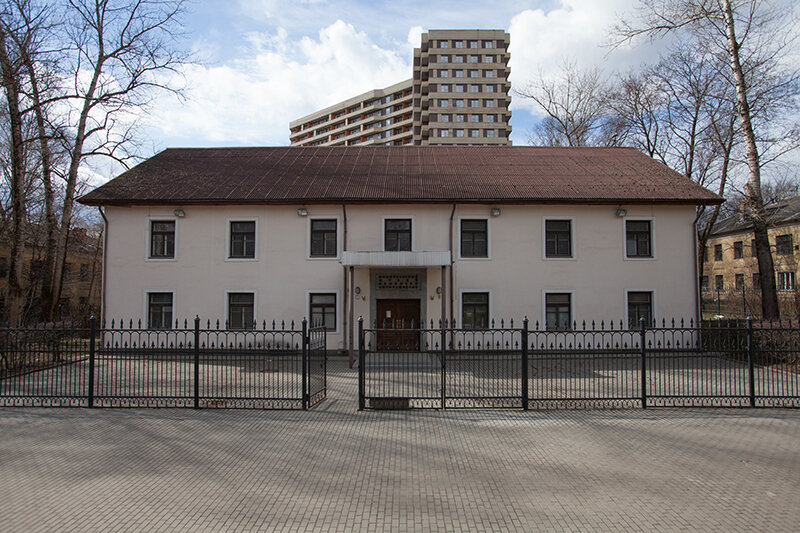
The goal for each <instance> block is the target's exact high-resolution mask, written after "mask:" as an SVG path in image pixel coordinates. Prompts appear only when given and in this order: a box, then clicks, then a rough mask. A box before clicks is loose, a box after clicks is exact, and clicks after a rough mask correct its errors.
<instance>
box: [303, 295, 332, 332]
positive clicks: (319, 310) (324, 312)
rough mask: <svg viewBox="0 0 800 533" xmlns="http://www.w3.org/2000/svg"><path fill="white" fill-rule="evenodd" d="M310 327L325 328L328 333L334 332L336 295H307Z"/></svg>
mask: <svg viewBox="0 0 800 533" xmlns="http://www.w3.org/2000/svg"><path fill="white" fill-rule="evenodd" d="M308 304H309V308H310V314H311V327H319V326H325V329H327V330H328V331H334V330H336V294H335V293H319V294H309V302H308Z"/></svg>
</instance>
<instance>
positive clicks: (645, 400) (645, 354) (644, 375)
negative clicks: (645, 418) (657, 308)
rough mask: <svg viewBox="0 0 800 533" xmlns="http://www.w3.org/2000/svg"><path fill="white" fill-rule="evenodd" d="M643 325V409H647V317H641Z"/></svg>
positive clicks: (640, 321)
mask: <svg viewBox="0 0 800 533" xmlns="http://www.w3.org/2000/svg"><path fill="white" fill-rule="evenodd" d="M639 325H640V326H641V330H640V331H641V341H640V342H641V349H642V409H647V349H646V348H645V328H646V322H645V318H644V317H642V318H640V319H639Z"/></svg>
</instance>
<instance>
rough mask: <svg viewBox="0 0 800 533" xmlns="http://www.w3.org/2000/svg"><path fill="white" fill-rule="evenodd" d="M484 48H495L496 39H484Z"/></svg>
mask: <svg viewBox="0 0 800 533" xmlns="http://www.w3.org/2000/svg"><path fill="white" fill-rule="evenodd" d="M483 47H484V48H494V41H483Z"/></svg>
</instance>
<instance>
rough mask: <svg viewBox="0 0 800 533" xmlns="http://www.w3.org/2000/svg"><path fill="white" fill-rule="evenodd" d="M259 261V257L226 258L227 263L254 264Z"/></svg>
mask: <svg viewBox="0 0 800 533" xmlns="http://www.w3.org/2000/svg"><path fill="white" fill-rule="evenodd" d="M255 261H258V258H257V257H226V258H225V262H226V263H252V262H255Z"/></svg>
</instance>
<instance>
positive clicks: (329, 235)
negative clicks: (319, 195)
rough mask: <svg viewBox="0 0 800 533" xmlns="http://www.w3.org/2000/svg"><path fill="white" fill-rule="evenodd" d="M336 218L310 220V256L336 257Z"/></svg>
mask: <svg viewBox="0 0 800 533" xmlns="http://www.w3.org/2000/svg"><path fill="white" fill-rule="evenodd" d="M336 255H337V246H336V219H330V220H321V219H317V220H312V221H311V257H336Z"/></svg>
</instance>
